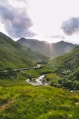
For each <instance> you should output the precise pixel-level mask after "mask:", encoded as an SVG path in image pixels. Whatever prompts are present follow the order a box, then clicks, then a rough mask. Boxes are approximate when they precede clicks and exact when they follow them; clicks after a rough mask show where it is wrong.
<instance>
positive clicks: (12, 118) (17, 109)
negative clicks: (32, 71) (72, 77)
mask: <svg viewBox="0 0 79 119" xmlns="http://www.w3.org/2000/svg"><path fill="white" fill-rule="evenodd" d="M78 112H79V93H78V92H69V91H68V90H64V89H61V88H54V87H51V86H36V87H34V86H31V85H29V84H27V83H26V81H25V80H6V79H4V80H0V119H19V118H21V119H79V113H78Z"/></svg>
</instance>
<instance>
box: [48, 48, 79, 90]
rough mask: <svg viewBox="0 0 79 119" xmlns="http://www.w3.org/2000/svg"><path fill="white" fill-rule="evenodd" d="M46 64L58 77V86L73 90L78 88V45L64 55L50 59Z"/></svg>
mask: <svg viewBox="0 0 79 119" xmlns="http://www.w3.org/2000/svg"><path fill="white" fill-rule="evenodd" d="M48 65H49V66H50V67H52V68H53V69H54V71H55V72H56V73H57V75H58V76H59V77H60V79H59V80H58V84H59V86H61V87H66V88H69V89H74V90H76V89H79V46H77V47H76V48H74V49H73V50H72V51H71V52H69V53H67V54H66V55H63V56H61V57H58V58H56V59H54V60H51V61H50V62H49V63H48ZM58 84H57V85H58Z"/></svg>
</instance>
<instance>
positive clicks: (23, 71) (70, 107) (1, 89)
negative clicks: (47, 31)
mask: <svg viewBox="0 0 79 119" xmlns="http://www.w3.org/2000/svg"><path fill="white" fill-rule="evenodd" d="M63 43H64V42H63ZM57 46H58V45H57ZM78 90H79V46H77V47H75V48H73V50H71V51H69V52H68V53H64V55H62V56H61V55H60V56H59V57H57V58H55V59H53V58H51V59H50V58H49V57H47V56H44V55H43V54H40V53H37V52H35V51H32V50H31V49H29V48H26V47H24V46H22V45H21V44H19V43H17V42H14V41H13V40H12V39H10V38H9V37H7V36H6V35H5V34H3V33H0V119H19V118H21V119H79V92H78Z"/></svg>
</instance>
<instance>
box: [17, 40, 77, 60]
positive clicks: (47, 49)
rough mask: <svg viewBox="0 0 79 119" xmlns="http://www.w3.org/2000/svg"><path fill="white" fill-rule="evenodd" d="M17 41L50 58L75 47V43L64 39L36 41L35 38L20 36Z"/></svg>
mask: <svg viewBox="0 0 79 119" xmlns="http://www.w3.org/2000/svg"><path fill="white" fill-rule="evenodd" d="M17 42H18V43H20V44H21V45H23V46H25V47H28V48H30V49H31V50H32V51H36V52H38V53H41V54H43V55H45V56H48V57H51V58H55V57H58V56H60V55H63V54H65V53H66V52H69V51H70V50H72V49H73V48H74V47H76V45H75V44H72V43H68V42H64V41H60V42H57V43H47V42H45V41H38V40H36V39H25V38H21V39H19V40H18V41H17Z"/></svg>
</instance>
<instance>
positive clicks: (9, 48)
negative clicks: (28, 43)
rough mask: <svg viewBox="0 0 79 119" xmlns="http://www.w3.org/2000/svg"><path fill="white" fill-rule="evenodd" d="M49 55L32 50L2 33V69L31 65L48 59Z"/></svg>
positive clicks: (0, 62) (0, 64) (0, 59)
mask: <svg viewBox="0 0 79 119" xmlns="http://www.w3.org/2000/svg"><path fill="white" fill-rule="evenodd" d="M47 59H48V58H47V57H45V56H43V55H40V54H37V53H35V52H32V51H31V50H30V49H27V48H25V47H23V46H21V45H20V44H19V43H17V42H14V41H13V40H12V39H11V38H9V37H7V36H6V35H4V34H3V33H0V69H1V70H4V69H5V68H21V67H29V66H32V65H34V63H36V62H39V61H42V60H43V61H47Z"/></svg>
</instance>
